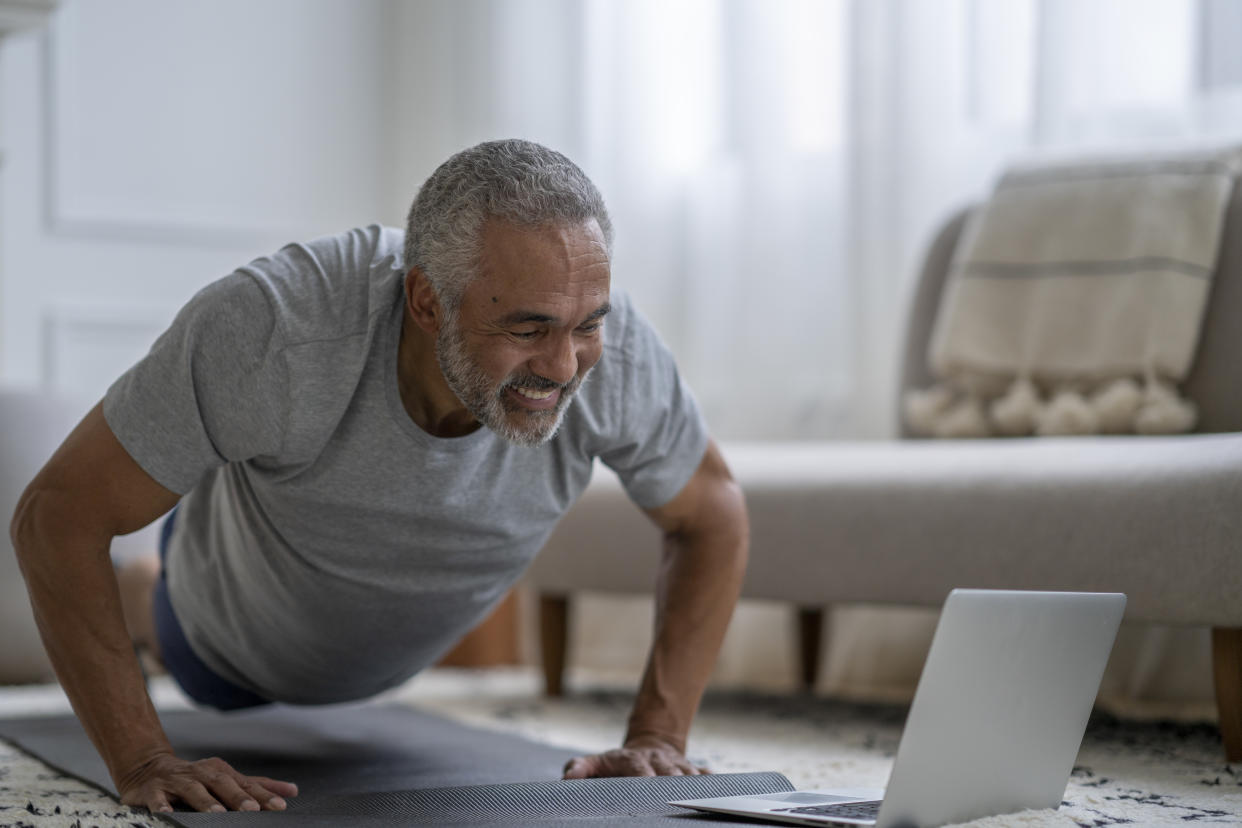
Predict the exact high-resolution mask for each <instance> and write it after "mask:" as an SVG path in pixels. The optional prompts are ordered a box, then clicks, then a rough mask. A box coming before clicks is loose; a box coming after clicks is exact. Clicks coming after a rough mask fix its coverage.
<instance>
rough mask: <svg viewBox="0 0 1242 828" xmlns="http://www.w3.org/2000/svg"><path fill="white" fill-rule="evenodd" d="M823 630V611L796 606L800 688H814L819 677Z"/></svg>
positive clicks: (807, 690)
mask: <svg viewBox="0 0 1242 828" xmlns="http://www.w3.org/2000/svg"><path fill="white" fill-rule="evenodd" d="M823 631H824V611H823V609H821V608H820V607H798V659H799V663H798V667H799V670H800V675H799V679H800V680H801V682H802V689H803V690H805V691H806V692H810V691H812V690H814V689H815V679H816V678H818V677H819V649H820V642H821V641H822V638H823Z"/></svg>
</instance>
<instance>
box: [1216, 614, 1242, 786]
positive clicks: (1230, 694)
mask: <svg viewBox="0 0 1242 828" xmlns="http://www.w3.org/2000/svg"><path fill="white" fill-rule="evenodd" d="M1212 672H1213V673H1214V674H1215V677H1216V709H1217V711H1219V713H1220V735H1221V738H1223V739H1224V742H1225V760H1226V761H1229V762H1242V627H1213V628H1212Z"/></svg>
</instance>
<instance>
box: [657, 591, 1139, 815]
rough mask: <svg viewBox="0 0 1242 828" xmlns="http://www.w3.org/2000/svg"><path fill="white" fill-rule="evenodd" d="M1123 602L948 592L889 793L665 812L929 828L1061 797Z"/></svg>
mask: <svg viewBox="0 0 1242 828" xmlns="http://www.w3.org/2000/svg"><path fill="white" fill-rule="evenodd" d="M1125 605H1126V597H1125V596H1124V595H1121V594H1114V593H1108V594H1104V593H1083V592H1007V591H997V590H969V589H955V590H953V592H951V593H950V594H949V598H948V600H947V601H945V605H944V611H943V612H942V613H941V615H940V623H939V624H938V625H937V627H936V634H935V637H934V638H933V639H932V645H931V651H930V652H929V653H928V654H927V662H926V663H925V664H924V665H923V675H922V677H921V678H920V679H919V686H918V689H917V691H916V692H915V694H914V703H913V704H912V705H911V706H910V714H909V716H908V717H907V719H906V725H905V730H904V731H903V733H902V736H901V745H900V747H899V748H898V749H897V758H896V760H895V761H894V762H893V770H892V773H891V774H890V775H889V779H888V788H887V789H883V790H880V789H872V790H866V789H854V790H840V791H832V790H829V791H795V792H792V793H779V794H768V795H766V796H726V797H715V798H711V799H688V800H677V801H674V802H671V803H670V804H672V805H679V806H682V807H684V808H693V809H696V810H700V811H715V812H718V813H725V814H736V815H740V816H750V817H755V818H758V819H762V820H765V821H773V822H791V823H795V824H799V825H876V826H879V827H880V828H888V826H907V825H919V826H932V825H944V824H947V823H954V822H966V821H969V820H972V819H978V818H980V817H985V816H994V815H997V814H1007V813H1013V812H1015V811H1022V810H1025V809H1027V808H1056V807H1057V806H1059V805H1060V804H1061V798H1062V796H1063V795H1064V794H1065V785H1066V783H1067V782H1068V781H1069V775H1070V771H1071V770H1072V769H1073V766H1074V758H1075V757H1076V756H1077V755H1078V748H1079V746H1080V745H1081V743H1082V736H1083V732H1084V731H1085V730H1086V727H1087V717H1088V716H1089V715H1090V713H1091V706H1092V704H1093V703H1094V702H1095V696H1096V693H1097V692H1098V691H1099V687H1100V679H1101V677H1102V676H1103V674H1104V666H1105V664H1106V663H1107V662H1108V654H1109V652H1110V651H1111V650H1112V647H1113V639H1114V638H1116V635H1117V627H1118V625H1119V624H1120V623H1121V615H1122V612H1123V611H1124V609H1125Z"/></svg>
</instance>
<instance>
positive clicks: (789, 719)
mask: <svg viewBox="0 0 1242 828" xmlns="http://www.w3.org/2000/svg"><path fill="white" fill-rule="evenodd" d="M573 686H575V687H576V688H580V689H578V690H577V692H575V693H573V694H572V695H571V696H570V697H569V698H567V699H564V700H559V701H546V700H544V699H542V698H540V697H539V695H538V693H537V680H536V677H535V675H534V673H533V672H532V671H527V670H514V671H493V672H483V673H472V672H468V671H447V670H438V671H432V672H430V673H428V674H426V675H424V676H422V677H420V678H419V679H416V680H415V681H414V682H411V683H410V684H409V685H406V686H405V687H403V688H401V689H400V690H398V691H396V692H394V693H392V694H389V695H388V696H387V698H386V699H385V700H387V701H400V702H404V703H410V704H414V705H416V706H418V707H420V708H423V709H426V710H431V711H435V712H438V713H441V714H443V715H445V716H448V717H450V718H453V719H457V720H459V721H464V722H466V723H469V724H474V725H478V726H482V727H489V728H494V729H497V730H503V731H506V732H512V733H518V734H521V735H523V736H526V737H528V738H531V739H536V740H540V741H545V742H553V743H557V744H563V745H569V746H576V747H581V748H584V749H588V750H592V749H606V748H609V747H613V746H615V745H616V744H617V742H618V740H619V739H620V736H621V733H622V731H623V728H624V721H625V716H626V714H627V713H628V712H629V704H630V696H629V694H628V692H627V691H626V690H625V689H622V687H623V685H619V684H617V683H615V682H603V681H600V680H598V679H597V680H594V681H591V680H588V679H585V678H581V677H580V678H579V680H577V681H575V682H573ZM153 690H154V693H155V697H156V702H157V705H158V706H160V707H161V708H163V709H173V708H178V707H184V706H185V702H184V700H183V699H182V698H181V697H180V695H179V694H178V693H177V692H176V691H175V689H173V688H172V687H170V686H169V685H168V684H167V683H166V682H164V681H157V682H156V683H155V685H154V688H153ZM67 710H68V705H67V703H66V702H65V700H64V697H63V695H61V693H60V691H59V690H58V689H57V688H33V689H14V688H10V689H2V690H0V716H11V715H17V714H20V713H46V712H65V711H67ZM903 717H904V710H903V709H901V708H900V707H891V706H867V705H857V704H849V703H844V702H838V701H831V700H827V699H822V698H807V697H796V696H789V695H780V694H747V693H739V692H725V693H716V694H709V697H708V699H707V700H706V702H705V703H704V706H703V709H702V711H701V713H700V715H699V718H698V720H697V723H696V725H695V730H694V733H693V736H692V740H691V745H690V753H691V754H692V756H694V757H695V758H697V759H698V760H700V761H703V762H705V763H707V764H708V765H709V766H710V767H712V769H713V770H716V771H718V772H726V771H750V770H777V771H780V772H782V773H784V774H785V775H786V776H788V777H789V779H790V780H791V781H792V782H793V783H794V784H795V786H797V787H799V788H815V787H836V786H854V785H860V786H869V787H879V786H882V785H883V784H884V783H885V780H886V779H887V775H888V770H889V768H890V766H891V764H892V757H893V754H894V752H895V751H896V748H897V742H898V739H899V737H900V732H901V721H902V718H903ZM1222 755H1223V754H1222V752H1221V748H1220V744H1219V737H1218V736H1217V734H1216V731H1215V729H1214V728H1213V727H1211V726H1208V725H1170V724H1141V723H1125V722H1118V721H1117V720H1115V719H1111V718H1108V717H1097V718H1096V719H1095V720H1093V722H1092V725H1091V727H1090V729H1089V731H1088V735H1087V738H1086V740H1085V741H1084V744H1083V748H1082V751H1081V752H1080V754H1079V757H1078V766H1077V767H1076V769H1075V771H1074V775H1073V777H1072V778H1071V780H1070V784H1069V787H1068V789H1067V791H1066V796H1065V800H1066V801H1065V803H1064V804H1063V805H1062V807H1061V808H1060V809H1059V810H1058V811H1034V812H1028V813H1024V814H1014V815H1009V816H1004V817H996V818H992V819H986V820H979V821H977V822H974V823H971V825H972V826H977V827H978V828H995V826H1004V825H1020V826H1040V828H1042V826H1073V825H1081V826H1105V825H1117V824H1134V825H1185V824H1186V823H1188V822H1191V823H1212V824H1242V778H1240V777H1242V768H1235V767H1230V766H1228V765H1226V764H1225V763H1224V761H1223V758H1222ZM158 824H159V823H156V822H154V821H153V820H152V819H151V818H150V816H149V815H147V814H146V813H145V812H143V811H135V810H132V809H129V808H125V807H123V806H121V805H119V804H118V803H117V802H116V801H115V800H113V799H112V798H110V797H107V796H104V795H102V794H100V793H99V792H97V791H95V790H94V789H93V788H90V787H89V786H87V785H83V784H81V783H79V782H77V781H76V780H73V779H69V778H66V777H64V776H62V775H60V774H58V773H56V772H55V771H53V770H51V769H50V768H48V767H47V766H46V765H44V764H43V763H41V762H39V761H38V760H36V759H33V758H31V757H29V756H26V755H25V754H24V753H22V752H21V751H18V750H16V749H15V748H12V747H10V746H8V745H5V744H4V743H2V742H0V826H32V828H36V827H37V828H52V826H55V828H90V826H99V828H136V826H154V825H158Z"/></svg>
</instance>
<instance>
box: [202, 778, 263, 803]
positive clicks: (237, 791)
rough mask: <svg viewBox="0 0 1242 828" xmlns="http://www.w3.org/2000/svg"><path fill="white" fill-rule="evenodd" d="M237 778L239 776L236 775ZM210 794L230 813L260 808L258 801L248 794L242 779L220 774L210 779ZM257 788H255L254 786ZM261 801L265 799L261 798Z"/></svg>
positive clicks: (244, 781) (247, 787)
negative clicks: (230, 811)
mask: <svg viewBox="0 0 1242 828" xmlns="http://www.w3.org/2000/svg"><path fill="white" fill-rule="evenodd" d="M237 776H240V774H238V775H237ZM210 781H211V792H212V793H213V794H215V797H216V799H218V800H220V801H221V802H223V803H224V805H225V806H226V807H227V808H228V809H229V810H232V811H257V810H259V808H260V807H261V806H260V805H259V802H260V801H261V800H258V799H256V798H255V796H254V795H253V794H252V793H251V792H250V790H249V786H248V785H246V780H245V779H244V778H240V779H239V778H236V777H235V776H233V775H231V774H227V773H221V774H219V775H216V776H213V777H212V778H211V780H210ZM256 787H257V786H256ZM263 799H267V797H266V796H263Z"/></svg>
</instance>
